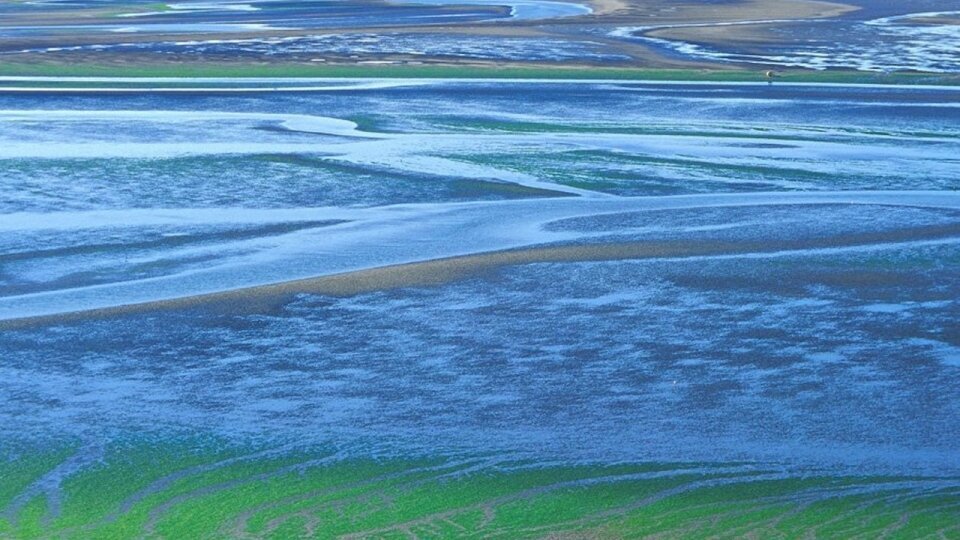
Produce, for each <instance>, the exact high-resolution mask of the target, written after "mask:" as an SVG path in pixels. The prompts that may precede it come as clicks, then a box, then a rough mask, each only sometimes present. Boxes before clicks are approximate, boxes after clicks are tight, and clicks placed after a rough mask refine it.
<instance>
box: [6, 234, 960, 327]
mask: <svg viewBox="0 0 960 540" xmlns="http://www.w3.org/2000/svg"><path fill="white" fill-rule="evenodd" d="M957 236H960V223H955V224H950V225H937V226H922V227H907V228H902V229H898V230H895V231H881V232H862V233H856V234H845V235H834V236H823V237H811V238H804V239H795V240H789V239H787V240H750V241H731V242H715V241H664V242H622V243H605V244H576V245H547V246H535V247H530V248H521V249H510V250H504V251H494V252H487V253H477V254H471V255H464V256H457V257H447V258H441V259H435V260H429V261H420V262H412V263H406V264H398V265H390V266H384V267H379V268H371V269H365V270H358V271H352V272H345V273H341V274H333V275H327V276H318V277H314V278H306V279H298V280H292V281H286V282H282V283H274V284H269V285H261V286H255V287H246V288H241V289H235V290H229V291H222V292H215V293H208V294H201V295H195V296H187V297H181V298H171V299H167V300H158V301H151V302H143V303H138V304H128V305H120V306H111V307H106V308H99V309H91V310H84V311H75V312H68V313H57V314H51V315H40V316H33V317H24V318H17V319H7V320H0V330H14V329H21V328H30V327H36V326H45V325H54V324H67V323H71V322H76V321H83V320H89V319H97V318H109V317H116V316H123V315H133V314H139V313H149V312H153V311H174V310H182V309H192V308H210V309H212V310H215V311H217V312H223V313H229V314H248V313H264V312H269V311H271V310H274V309H276V308H277V307H279V306H282V305H283V304H285V303H287V302H289V301H290V300H291V299H292V298H293V297H294V296H295V295H298V294H316V295H325V296H338V297H343V296H353V295H358V294H363V293H369V292H374V291H383V290H389V289H397V288H403V287H416V286H432V285H440V284H444V283H449V282H452V281H456V280H460V279H465V278H468V277H471V276H476V275H479V274H482V273H484V272H487V271H491V270H495V269H497V268H502V267H507V266H514V265H524V264H536V263H572V262H588V261H597V262H599V261H618V260H643V259H670V258H685V257H715V256H739V255H751V254H760V255H762V254H772V253H779V252H796V251H805V250H814V249H833V248H855V247H862V246H870V245H883V244H898V243H907V242H920V241H938V240H944V239H950V238H955V237H957Z"/></svg>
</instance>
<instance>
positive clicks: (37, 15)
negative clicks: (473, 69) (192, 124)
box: [0, 0, 857, 70]
mask: <svg viewBox="0 0 960 540" xmlns="http://www.w3.org/2000/svg"><path fill="white" fill-rule="evenodd" d="M587 4H588V5H589V6H590V7H591V8H592V9H593V13H592V14H590V15H582V16H575V17H564V18H557V19H545V20H510V19H504V20H494V21H472V22H464V23H460V24H442V25H417V24H398V25H396V26H390V27H384V26H383V25H382V24H380V23H375V22H371V24H362V23H357V24H352V25H349V26H345V27H342V28H307V29H291V28H270V29H267V28H265V29H241V28H238V29H237V30H236V31H231V32H216V33H205V32H194V33H183V34H175V35H174V34H163V33H157V32H150V31H144V32H129V33H127V32H120V33H117V32H94V33H89V32H82V31H72V32H69V33H66V34H64V33H58V32H53V33H51V34H47V35H33V36H17V35H5V34H4V29H3V27H0V51H3V52H4V55H5V56H6V58H5V59H6V60H7V62H9V63H10V64H33V65H36V64H44V63H48V64H50V65H51V66H56V65H58V64H61V63H62V64H67V63H69V64H89V65H105V64H106V65H123V66H129V68H130V69H131V70H136V69H137V68H138V67H142V66H145V65H147V66H148V65H152V64H154V63H160V64H169V63H171V62H172V63H183V64H199V65H203V64H205V63H214V64H219V63H237V64H251V63H258V62H266V63H269V64H271V65H278V64H280V65H283V64H303V63H309V62H310V61H312V59H310V58H282V57H277V56H264V57H262V58H251V57H249V56H247V57H230V56H222V55H221V56H214V55H203V56H202V57H201V58H195V57H194V58H192V57H191V55H189V54H182V55H181V54H169V53H165V54H156V53H151V52H150V51H149V50H146V51H144V50H124V49H120V50H105V49H95V50H89V51H88V50H77V51H70V50H57V49H62V48H69V46H99V45H108V46H109V45H116V44H149V43H154V42H168V41H197V42H202V41H210V40H220V39H230V40H234V39H265V38H284V37H297V36H323V35H330V34H347V33H362V32H369V33H381V34H385V33H396V32H403V33H416V34H422V35H423V38H424V39H430V35H472V36H483V37H489V38H491V39H495V38H500V37H523V38H529V39H538V38H549V39H560V40H564V41H568V42H570V43H576V42H580V41H589V42H593V43H598V44H601V45H602V47H603V49H604V50H606V51H608V52H610V53H612V54H619V55H624V56H626V57H627V59H625V60H623V61H617V62H612V64H616V65H622V66H627V67H631V66H632V67H688V68H704V67H709V66H714V67H724V66H723V65H722V64H719V63H715V62H706V61H701V60H697V59H685V58H679V57H677V56H676V55H668V54H664V53H663V51H660V50H658V49H657V48H655V47H651V46H650V45H649V44H646V43H642V42H631V41H629V40H622V39H611V38H609V37H607V36H606V33H607V31H608V30H607V29H610V30H612V29H613V28H616V27H621V26H637V27H651V26H658V25H664V24H670V25H674V24H706V23H723V22H731V21H744V20H755V19H778V20H779V19H784V20H798V19H812V18H824V17H836V16H839V15H842V14H844V13H848V12H850V11H852V10H855V9H857V8H855V7H853V6H850V5H847V4H842V3H834V2H824V1H818V0H798V1H794V2H781V1H776V0H747V1H745V2H736V3H729V4H727V3H723V4H710V5H695V4H681V5H677V4H675V3H673V2H666V1H663V0H658V1H654V2H645V3H642V4H634V3H627V2H624V1H623V0H594V1H591V2H587ZM78 12H79V14H82V15H83V17H78V15H74V16H73V19H72V20H73V24H77V23H76V21H77V20H80V21H82V23H81V24H93V25H95V24H101V25H102V24H117V19H116V17H114V16H113V15H115V14H113V13H108V12H104V11H103V10H102V9H87V10H84V9H81V10H78ZM48 13H49V15H48ZM17 15H18V16H16V17H10V18H9V19H8V20H7V21H5V26H7V27H10V28H14V27H15V25H37V24H55V23H62V22H63V21H64V20H69V15H70V12H69V10H60V11H53V12H37V11H34V12H32V13H30V14H17ZM138 20H139V19H138ZM266 22H267V23H269V18H267V19H266ZM598 30H599V32H598ZM697 30H698V31H703V30H704V29H697ZM724 31H725V32H728V31H729V30H724ZM47 48H53V49H55V50H51V51H45V52H20V51H28V50H36V49H47ZM314 56H320V57H322V59H323V61H324V65H357V64H361V65H362V63H363V62H366V61H370V60H377V61H386V62H391V63H398V64H402V63H406V62H416V63H426V64H433V65H469V66H511V65H528V66H529V65H541V64H543V63H542V62H537V61H536V60H534V59H530V60H514V59H502V60H499V59H498V60H494V61H490V60H484V59H483V58H476V59H475V58H450V57H440V56H431V55H429V54H427V55H418V56H416V57H410V58H408V57H406V56H404V55H398V54H390V53H384V54H360V55H336V54H327V53H323V52H318V53H316V54H314ZM354 56H356V57H354ZM546 65H553V66H564V65H569V66H573V65H576V66H584V67H592V66H601V65H611V62H610V61H602V62H598V61H596V60H594V59H591V58H589V57H583V58H578V59H573V60H569V59H568V60H563V61H557V62H550V63H548V64H546ZM726 67H727V68H729V66H726Z"/></svg>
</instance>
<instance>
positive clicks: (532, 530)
mask: <svg viewBox="0 0 960 540" xmlns="http://www.w3.org/2000/svg"><path fill="white" fill-rule="evenodd" d="M84 451H86V450H84V448H80V449H78V448H76V447H73V446H64V447H63V449H62V450H60V451H56V452H45V453H37V454H30V453H28V452H20V453H10V452H8V459H7V461H5V462H4V463H3V467H4V468H3V469H2V471H3V478H4V480H5V481H4V482H3V483H2V487H3V489H4V491H3V497H4V501H5V506H4V507H5V510H4V513H3V514H0V536H2V537H12V538H41V537H50V536H55V537H61V538H78V539H80V538H117V539H120V538H138V537H146V538H185V537H191V538H237V537H246V538H294V537H295V538H370V537H376V538H394V537H396V538H403V537H410V536H415V537H425V538H479V537H502V538H542V537H547V536H553V537H563V536H565V535H574V536H576V535H587V536H592V537H601V538H603V537H616V538H621V537H623V538H630V537H645V536H657V535H664V536H670V537H691V538H695V537H700V536H702V535H704V534H706V535H716V536H717V537H726V538H733V537H741V536H749V535H755V536H761V537H764V536H786V537H792V536H798V535H801V534H804V533H806V532H812V533H814V534H816V535H817V536H819V537H824V538H843V537H848V536H853V535H868V536H874V535H890V536H891V537H894V538H897V537H899V538H909V537H914V536H919V535H933V536H938V535H939V536H944V537H947V538H950V537H951V535H952V536H954V537H955V536H956V534H957V532H958V530H957V529H956V523H958V522H960V521H958V519H957V518H958V517H960V479H950V478H924V477H913V478H897V477H853V476H837V477H832V476H807V475H805V474H804V473H803V472H802V471H800V472H797V473H796V474H791V473H789V472H783V471H777V472H772V470H774V469H771V470H767V469H764V468H762V467H759V466H757V465H752V464H748V463H636V464H630V463H627V464H618V465H603V464H589V463H581V464H569V465H561V464H557V463H549V464H538V463H535V462H530V461H516V460H510V459H506V458H504V459H496V458H491V456H436V457H422V458H417V459H398V458H389V459H388V458H380V459H378V458H373V457H362V454H361V455H358V456H352V455H351V454H350V453H346V454H345V453H343V452H341V451H332V450H330V449H323V448H300V447H297V446H295V445H291V446H279V447H278V446H275V445H274V446H257V445H236V444H234V443H228V442H225V441H220V440H216V439H209V438H200V437H180V438H170V439H162V438H159V439H158V438H133V439H128V440H124V441H122V442H119V443H115V444H112V445H109V446H108V447H106V448H105V449H103V451H102V453H101V454H98V456H99V457H98V458H97V459H93V460H90V461H89V462H88V463H86V465H83V466H81V467H79V468H78V470H76V471H74V472H72V473H68V474H66V475H65V477H64V478H63V479H62V480H61V481H60V482H59V484H56V485H55V484H51V485H50V486H48V488H47V489H45V490H41V491H38V492H37V493H36V494H35V495H33V496H31V497H30V498H29V500H28V501H26V502H25V503H24V504H20V505H18V506H17V507H16V508H13V507H12V506H10V501H12V500H15V499H17V498H18V495H20V494H21V493H22V492H24V490H26V489H28V487H29V486H31V485H33V484H34V483H35V482H36V481H37V480H38V479H41V478H44V477H46V476H47V475H49V474H50V472H51V471H53V470H55V469H57V467H58V466H60V465H61V464H62V463H64V462H66V461H67V460H70V459H75V458H74V456H76V455H78V453H81V455H82V452H84ZM11 471H15V472H11ZM31 493H32V492H31ZM51 497H52V498H51ZM21 498H22V497H21Z"/></svg>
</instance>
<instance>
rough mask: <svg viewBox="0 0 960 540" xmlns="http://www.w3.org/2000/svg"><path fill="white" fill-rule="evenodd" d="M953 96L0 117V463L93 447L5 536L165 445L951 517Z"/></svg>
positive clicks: (487, 96) (352, 95) (27, 100)
mask: <svg viewBox="0 0 960 540" xmlns="http://www.w3.org/2000/svg"><path fill="white" fill-rule="evenodd" d="M957 96H958V93H957V91H956V90H953V89H937V88H922V87H918V88H906V87H903V88H898V87H861V86H805V85H777V84H775V85H773V86H768V85H765V84H764V85H753V84H656V83H647V84H624V83H614V82H593V83H562V82H558V83H545V82H513V83H504V82H457V81H447V82H429V81H420V82H419V83H418V84H412V83H404V82H403V81H399V82H397V83H395V84H387V83H384V84H382V85H368V86H365V87H358V88H353V89H350V88H349V86H346V85H345V86H344V87H343V88H340V89H331V90H327V91H314V92H286V93H277V92H270V91H263V92H261V93H257V92H253V93H248V94H242V95H240V94H225V93H221V92H215V91H211V92H200V91H194V92H193V93H189V94H161V93H149V92H141V93H122V94H109V95H108V94H105V93H103V94H98V93H96V92H90V93H75V94H50V93H43V94H41V93H36V94H30V93H17V94H5V95H2V96H0V328H2V330H0V350H2V357H3V361H2V362H0V375H2V376H0V431H2V437H0V438H2V439H3V440H5V441H21V443H18V444H21V446H13V447H5V448H7V450H5V452H7V454H8V457H7V459H8V460H13V461H11V463H16V460H17V459H25V457H24V455H25V454H23V451H22V450H16V451H15V450H10V449H9V448H14V449H16V448H23V447H24V446H23V445H26V446H25V447H27V448H29V447H31V446H30V445H41V446H44V447H46V448H49V447H57V446H58V445H65V446H67V447H69V448H75V447H76V448H81V449H85V450H82V451H80V452H79V453H77V454H76V457H75V458H72V459H73V461H67V462H64V465H63V467H61V468H59V469H55V470H54V472H51V473H50V474H48V475H47V476H42V477H40V480H38V481H37V482H40V483H37V484H28V485H27V487H24V488H23V490H22V491H18V493H20V495H17V496H16V497H14V498H12V499H9V501H12V502H8V504H7V506H6V509H5V510H4V512H6V513H5V514H4V515H5V516H8V517H9V516H14V518H17V519H20V517H22V516H26V515H28V514H27V510H25V508H28V507H27V506H26V505H27V501H29V500H30V498H31V497H33V496H34V495H35V494H37V493H47V494H48V497H51V499H50V500H59V498H60V497H63V498H65V500H69V496H70V493H71V492H70V491H69V490H66V488H64V490H61V489H60V488H59V487H58V486H60V485H61V484H60V482H63V485H64V486H69V485H71V484H70V483H69V477H70V476H71V475H80V476H81V477H82V475H83V474H84V471H86V470H88V469H89V470H92V471H96V470H98V469H97V467H103V466H106V465H103V463H107V464H110V463H126V461H125V460H129V459H133V458H131V457H130V455H132V454H130V452H133V450H129V448H135V447H136V446H129V444H133V443H129V441H130V440H131V437H133V438H135V439H137V440H141V439H143V438H145V437H146V438H148V439H149V440H151V441H154V442H152V443H150V444H151V445H153V446H157V445H161V446H162V444H166V443H162V441H167V442H169V443H170V444H174V443H176V442H177V441H183V440H184V437H186V436H187V435H189V434H202V435H203V436H205V437H212V438H214V439H213V440H216V441H219V442H217V443H216V444H214V443H209V444H207V443H205V446H204V448H208V449H209V447H211V446H210V445H213V446H212V447H217V448H219V446H217V445H224V446H226V447H231V448H234V447H256V448H259V449H261V450H263V449H266V450H263V451H264V452H267V451H269V452H272V454H269V455H274V454H279V455H287V454H289V453H291V452H294V450H291V449H292V448H301V447H304V446H310V445H314V446H322V447H324V448H335V449H337V452H339V453H338V454H337V455H338V456H341V457H343V458H346V457H349V458H376V459H387V458H390V457H394V458H396V457H397V456H400V457H407V456H437V455H441V456H453V457H455V458H457V459H461V458H462V459H466V458H467V457H469V456H473V457H475V456H486V457H485V458H484V459H488V460H490V459H492V460H494V461H496V460H507V459H513V460H523V463H525V464H526V465H525V466H531V464H535V465H537V466H547V465H548V464H552V465H556V464H563V465H570V466H573V465H579V464H601V465H603V466H605V467H606V466H614V465H615V464H621V463H638V462H639V463H649V462H656V463H665V462H669V463H677V462H681V463H697V464H704V463H706V464H716V465H722V464H731V463H735V464H737V465H736V467H740V468H741V469H743V468H746V469H750V470H753V469H752V468H755V467H764V468H766V469H764V470H768V469H769V470H775V471H776V474H775V477H777V478H805V477H807V476H809V475H811V474H828V475H841V476H844V475H852V476H856V477H858V478H861V477H862V476H863V475H893V476H895V477H909V478H911V479H912V480H911V482H912V483H911V484H909V485H908V486H906V487H904V489H906V490H907V491H906V492H905V493H908V494H909V497H913V496H922V495H923V496H925V495H929V494H937V493H944V492H949V493H953V492H954V491H956V490H957V488H958V485H960V481H958V480H956V478H957V477H958V475H960V470H958V463H960V461H958V459H957V457H958V455H957V448H958V443H960V440H958V435H957V434H958V433H960V383H958V380H960V379H958V377H957V375H958V373H960V333H958V327H957V321H958V320H960V302H958V298H960V271H958V270H960V268H958V265H960V195H958V192H957V189H958V186H960V159H958V158H957V156H960V121H958V120H960V108H958V107H957V99H956V98H957ZM611 111H616V114H611ZM398 265H400V266H398ZM331 276H333V277H331ZM294 280H300V281H294ZM171 441H172V442H171ZM8 444H12V443H8ZM177 444H179V443H177ZM71 445H73V446H71ZM153 446H152V447H153ZM102 448H107V449H108V450H102ZM111 448H117V450H110V449H111ZM136 448H139V447H136ZM98 449H101V450H98ZM124 449H127V450H124ZM138 451H142V452H147V451H146V450H138ZM150 451H151V452H152V451H153V450H150ZM258 451H260V450H258ZM18 452H19V453H18ZM104 452H105V453H104ZM191 452H193V451H191ZM250 452H253V450H250ZM149 455H153V454H149ZM191 455H193V454H191ZM254 455H257V456H259V455H267V454H250V456H254ZM17 456H20V457H17ZM98 456H100V457H98ZM103 456H107V457H103ZM111 456H112V457H111ZM151 459H152V458H151ZM171 459H172V458H171ZM178 459H180V458H178ZM183 459H187V458H183ZM191 459H192V458H191ZM244 459H247V458H244ZM249 459H253V458H252V457H250V458H249ZM257 459H260V458H257ZM338 459H339V458H338ZM85 460H86V461H85ZM98 460H99V461H98ZM161 461H162V460H161ZM95 463H100V465H95ZM164 463H166V462H164ZM171 463H173V462H171ZM178 463H179V462H178ZM184 463H186V462H184ZM318 463H319V462H318ZM170 466H171V467H173V466H174V465H170ZM312 466H318V465H316V464H314V465H309V463H307V464H304V465H303V468H304V470H309V469H310V467H312ZM697 466H700V465H697ZM177 467H182V468H183V472H182V473H176V474H180V475H188V474H194V472H190V471H194V469H190V468H189V467H190V466H188V465H186V464H183V465H178V466H177ZM490 467H494V466H493V465H490ZM770 468H772V469H770ZM494 469H495V467H494ZM172 470H179V469H177V468H174V469H172ZM480 470H482V471H484V470H488V469H484V468H483V467H481V468H480ZM489 470H493V469H489ZM737 470H740V469H737ZM198 471H199V470H198ZM54 473H55V474H54ZM168 473H169V471H168ZM168 473H164V474H168ZM91 474H92V473H91ZM144 474H145V473H144ZM169 474H173V473H169ZM197 474H199V473H197ZM771 474H772V473H771ZM164 478H167V477H164ZM170 478H172V479H169V480H163V479H161V480H157V482H159V483H158V484H151V486H153V487H150V488H149V489H147V488H145V489H147V491H145V492H143V493H144V494H141V495H138V496H134V495H131V497H134V498H133V499H129V500H131V501H134V502H136V501H138V500H140V499H138V498H137V497H143V498H145V497H147V495H149V494H150V493H153V492H154V491H162V490H163V489H166V488H165V486H167V485H168V484H170V485H172V483H173V482H174V480H175V479H177V478H181V476H176V475H174V476H173V477H170ZM257 478H259V477H257ZM44 479H45V480H44ZM41 480H42V482H41ZM43 482H46V483H43ZM164 482H167V484H165V483H164ZM851 482H853V480H851ZM30 486H33V487H30ZM51 486H52V487H51ZM224 486H228V484H223V485H221V484H216V485H214V486H213V487H211V488H209V489H210V490H213V491H205V492H204V493H212V492H216V491H218V490H222V489H227V487H224ZM857 486H859V487H858V488H857V489H860V490H862V493H872V491H871V490H872V488H870V487H869V485H868V484H857ZM110 489H120V488H112V487H111V488H110ZM31 490H33V491H31ZM44 490H46V491H44ZM151 490H153V491H151ZM937 490H940V491H937ZM944 490H946V491H944ZM951 490H952V491H951ZM31 494H34V495H31ZM199 496H200V495H197V497H199ZM805 496H808V497H812V498H813V499H814V500H820V499H821V498H824V499H828V498H829V497H831V496H832V495H829V494H828V493H826V492H823V493H821V492H816V493H812V494H811V493H808V494H807V495H805ZM11 497H13V496H12V495H11ZM904 497H908V495H904ZM118 500H119V499H118ZM125 500H126V499H125ZM885 500H886V499H885ZM897 500H898V499H897ZM950 500H952V499H950ZM177 501H181V499H171V502H170V503H169V505H170V506H165V505H160V506H155V507H154V510H153V512H154V513H156V515H157V516H160V515H168V514H169V513H170V512H172V511H173V510H172V509H173V508H174V507H175V505H177V504H181V503H180V502H177ZM134 502H129V503H121V502H117V503H116V506H109V508H106V509H104V510H103V512H105V514H104V515H107V516H108V517H104V518H102V519H104V520H107V521H109V520H110V519H118V518H117V517H116V516H117V515H120V514H117V513H121V514H122V513H123V512H126V511H127V510H123V509H124V508H127V509H128V510H129V508H132V507H133V506H132V505H133V504H134ZM941 503H943V504H946V502H944V501H943V500H941ZM125 504H126V505H127V506H124V505H125ZM111 508H114V509H113V510H111ZM98 511H99V510H98ZM90 512H94V511H93V510H90ZM107 512H115V514H107ZM41 514H43V513H42V512H41ZM45 515H46V516H47V517H45V518H44V519H46V520H47V521H46V523H48V524H59V523H64V524H66V523H67V521H69V519H74V518H70V516H71V515H72V514H70V510H69V505H67V506H64V507H63V509H62V510H61V509H60V507H59V506H56V507H50V509H48V510H47V511H46V514H45ZM151 515H153V514H151ZM171 515H172V514H171ZM17 516H20V517H17ZM109 516H114V517H112V518H109ZM14 518H10V519H14ZM68 518H69V519H68ZM108 518H109V519H108ZM22 519H27V518H26V517H22ZM96 519H101V518H100V517H97V518H96ZM156 519H160V518H159V517H157V518H156ZM58 520H60V521H58ZM64 520H66V521H64ZM150 523H153V522H152V521H151V522H150ZM57 526H60V525H57ZM63 526H66V525H63Z"/></svg>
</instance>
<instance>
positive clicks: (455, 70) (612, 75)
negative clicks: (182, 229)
mask: <svg viewBox="0 0 960 540" xmlns="http://www.w3.org/2000/svg"><path fill="white" fill-rule="evenodd" d="M0 76H8V77H12V76H18V77H31V76H39V77H182V78H184V79H190V78H194V77H241V78H257V77H281V78H282V77H318V78H320V77H323V78H328V77H329V78H387V79H389V78H400V79H408V78H428V79H429V78H436V79H505V80H509V79H544V80H591V79H604V80H624V81H662V82H687V81H706V82H758V83H767V79H766V77H765V75H764V71H763V70H743V69H663V68H620V67H598V66H562V67H552V66H539V65H513V66H476V65H350V64H344V65H316V64H297V63H258V64H248V63H216V62H183V63H168V64H159V63H158V64H100V65H98V64H64V63H58V62H48V63H30V64H17V63H3V64H0ZM185 82H188V81H185ZM777 82H810V83H856V84H921V85H943V86H957V85H960V76H958V75H953V74H934V73H911V72H900V73H873V72H863V71H853V70H828V71H813V70H803V69H788V70H782V71H779V72H778V77H777V79H776V81H775V82H774V83H773V84H777ZM67 84H68V85H69V86H73V87H84V88H96V87H97V86H98V84H100V85H107V86H116V84H117V83H112V82H110V83H95V82H83V83H73V82H69V83H67ZM31 85H33V86H43V87H50V86H51V85H53V86H55V84H54V83H51V82H49V81H44V82H31V81H19V82H11V81H5V82H4V86H24V87H29V86H31ZM161 85H170V83H161ZM151 86H158V85H155V84H153V83H151ZM171 86H177V85H176V84H174V85H171ZM265 90H266V88H265Z"/></svg>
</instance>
